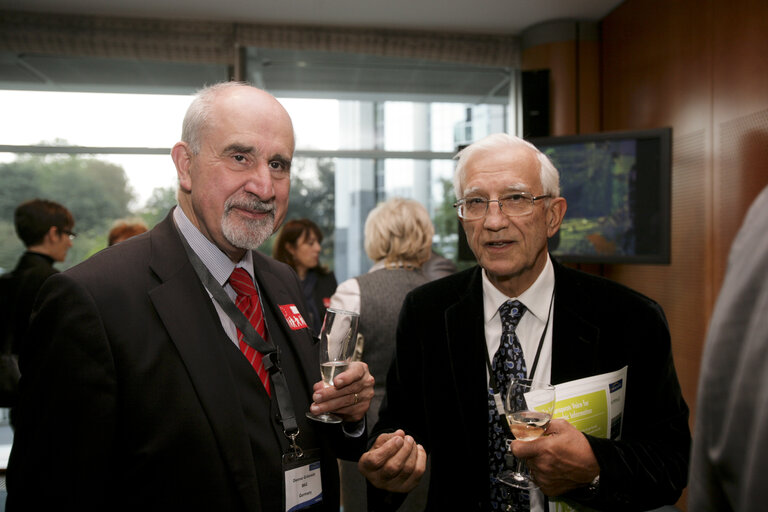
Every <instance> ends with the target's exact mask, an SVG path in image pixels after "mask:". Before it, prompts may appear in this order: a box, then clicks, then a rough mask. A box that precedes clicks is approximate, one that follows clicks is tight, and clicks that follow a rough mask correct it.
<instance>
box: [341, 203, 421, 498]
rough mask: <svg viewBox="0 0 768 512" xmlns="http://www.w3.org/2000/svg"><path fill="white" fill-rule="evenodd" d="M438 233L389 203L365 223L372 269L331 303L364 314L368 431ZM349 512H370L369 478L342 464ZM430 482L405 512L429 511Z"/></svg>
mask: <svg viewBox="0 0 768 512" xmlns="http://www.w3.org/2000/svg"><path fill="white" fill-rule="evenodd" d="M433 234H434V227H433V226H432V221H431V220H430V218H429V214H428V213H427V210H426V209H425V208H424V206H422V205H421V204H420V203H418V202H417V201H414V200H412V199H400V198H394V199H390V200H388V201H386V202H384V203H381V204H379V205H378V206H377V207H376V208H374V209H373V210H371V212H370V213H369V214H368V218H367V219H366V221H365V229H364V236H365V241H364V246H365V252H366V254H367V255H368V257H369V258H370V259H371V261H373V262H374V265H373V267H371V269H370V270H369V271H368V273H367V274H363V275H361V276H358V277H355V278H352V279H349V280H347V281H344V282H343V283H341V284H340V285H339V287H338V288H337V289H336V293H334V294H333V297H331V307H333V308H339V309H345V310H348V311H355V312H358V313H360V327H359V333H360V336H359V338H358V346H357V348H356V356H357V357H359V358H361V359H362V361H364V362H366V363H368V368H369V369H370V371H371V374H372V375H373V377H374V378H375V379H376V382H375V384H374V397H373V400H372V401H371V408H370V409H369V410H368V414H367V418H366V420H367V422H368V425H369V427H372V426H373V425H375V424H376V421H377V420H378V417H379V406H380V405H381V401H382V399H383V398H384V392H385V385H386V382H387V371H388V370H389V364H390V362H391V360H392V355H393V353H394V350H395V328H396V326H397V318H398V315H399V314H400V308H401V306H402V304H403V299H405V295H406V294H407V293H408V292H409V291H411V290H413V289H414V288H416V287H417V286H421V285H422V284H425V283H427V282H428V279H427V278H426V277H425V276H424V275H423V274H422V271H421V267H422V265H423V264H424V262H426V261H427V260H428V259H429V258H430V256H431V255H432V254H433V253H432V251H431V245H432V236H433ZM340 467H341V493H342V501H343V503H344V512H365V511H366V510H368V506H367V497H366V483H365V478H363V476H362V475H361V474H360V472H359V471H358V469H357V464H356V463H354V462H349V461H340ZM427 481H428V478H425V479H423V480H422V482H423V484H422V485H421V486H420V487H418V488H417V489H416V490H414V491H412V492H411V493H410V494H409V495H408V498H407V500H406V501H405V503H404V504H403V505H402V506H401V507H400V508H399V509H398V510H400V511H401V512H402V511H417V510H418V511H420V510H424V506H425V504H426V491H427V485H426V484H427Z"/></svg>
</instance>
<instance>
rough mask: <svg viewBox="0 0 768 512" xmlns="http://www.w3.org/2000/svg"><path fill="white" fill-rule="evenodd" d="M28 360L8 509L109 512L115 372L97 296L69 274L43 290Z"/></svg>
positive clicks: (114, 444)
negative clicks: (74, 509) (73, 509)
mask: <svg viewBox="0 0 768 512" xmlns="http://www.w3.org/2000/svg"><path fill="white" fill-rule="evenodd" d="M36 307H37V309H36V312H35V313H34V314H33V316H32V321H31V325H30V330H29V332H28V337H27V338H28V339H27V342H26V343H25V347H24V352H23V354H22V356H21V372H22V379H21V384H20V388H21V399H20V403H19V406H18V408H17V410H16V420H17V427H16V432H15V438H14V444H13V449H12V453H11V457H10V461H9V467H8V477H7V484H8V504H9V505H10V506H14V507H17V508H19V509H23V510H35V509H40V510H45V509H58V508H69V507H76V508H78V509H80V510H91V509H97V508H100V509H107V508H109V503H107V501H106V497H107V496H109V494H110V489H109V487H110V478H111V477H114V472H113V471H112V469H113V468H110V461H111V460H114V457H113V452H114V450H116V449H117V444H118V440H117V439H115V436H114V432H115V410H116V395H117V389H116V379H115V366H114V364H113V359H112V356H111V353H110V348H109V345H108V343H107V339H106V335H105V331H104V329H103V326H102V323H101V321H100V318H99V315H98V314H97V308H96V305H95V303H94V301H93V299H92V297H91V296H90V295H89V293H88V292H87V291H86V290H85V289H83V288H82V287H80V286H78V285H76V284H75V283H74V282H73V281H72V280H71V279H69V278H68V277H67V276H65V275H63V274H57V275H55V276H53V277H52V278H50V279H49V280H48V281H46V283H45V285H44V286H43V288H42V290H41V293H40V296H39V299H38V303H37V306H36Z"/></svg>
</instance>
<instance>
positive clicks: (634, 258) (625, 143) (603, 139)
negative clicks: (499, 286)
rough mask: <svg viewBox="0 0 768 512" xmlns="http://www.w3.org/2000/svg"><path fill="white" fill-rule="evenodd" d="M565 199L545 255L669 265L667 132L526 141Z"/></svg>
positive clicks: (576, 260) (570, 259) (669, 138)
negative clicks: (545, 160) (542, 157)
mask: <svg viewBox="0 0 768 512" xmlns="http://www.w3.org/2000/svg"><path fill="white" fill-rule="evenodd" d="M528 140H529V141H530V142H531V143H532V144H534V145H535V146H536V147H538V148H539V149H540V150H541V151H542V152H544V153H545V154H546V155H547V156H548V157H549V158H550V159H551V160H552V163H553V164H554V165H555V167H556V168H557V169H558V170H559V171H560V194H561V195H562V196H563V197H565V199H566V201H567V202H568V209H567V211H566V214H565V219H564V220H563V224H562V226H561V227H560V231H559V233H558V235H556V236H555V237H553V238H552V239H550V252H551V253H552V254H553V255H554V257H555V258H556V259H557V260H558V261H563V262H573V263H669V252H670V250H669V246H670V240H669V238H670V223H671V220H670V183H671V154H672V152H671V146H672V130H671V129H670V128H661V129H655V130H643V131H623V132H605V133H598V134H593V135H575V136H563V137H538V138H530V139H528Z"/></svg>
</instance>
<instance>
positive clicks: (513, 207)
mask: <svg viewBox="0 0 768 512" xmlns="http://www.w3.org/2000/svg"><path fill="white" fill-rule="evenodd" d="M547 197H552V196H551V195H550V194H544V195H541V196H532V195H531V194H529V193H527V192H515V193H514V194H510V195H508V196H505V197H502V198H500V199H483V198H482V197H465V198H464V199H459V200H458V201H456V203H455V204H454V205H453V207H454V208H456V209H457V210H456V211H457V213H458V214H459V217H461V218H462V219H464V220H477V219H482V218H483V217H485V214H486V213H488V205H489V203H499V209H500V210H501V213H503V214H504V215H506V216H507V217H520V216H523V215H529V214H530V213H531V212H532V211H533V207H534V206H535V204H536V201H538V200H539V199H544V198H547Z"/></svg>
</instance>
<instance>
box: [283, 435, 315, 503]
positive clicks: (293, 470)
mask: <svg viewBox="0 0 768 512" xmlns="http://www.w3.org/2000/svg"><path fill="white" fill-rule="evenodd" d="M313 454H317V455H318V456H315V457H312V455H313ZM283 473H284V474H285V483H284V487H285V512H293V511H294V510H301V509H304V508H307V507H311V506H312V505H314V504H316V503H320V502H321V501H323V483H322V479H321V478H320V458H319V451H317V450H309V451H307V452H305V454H304V456H303V457H301V458H300V459H292V458H291V457H289V456H285V457H283Z"/></svg>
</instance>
